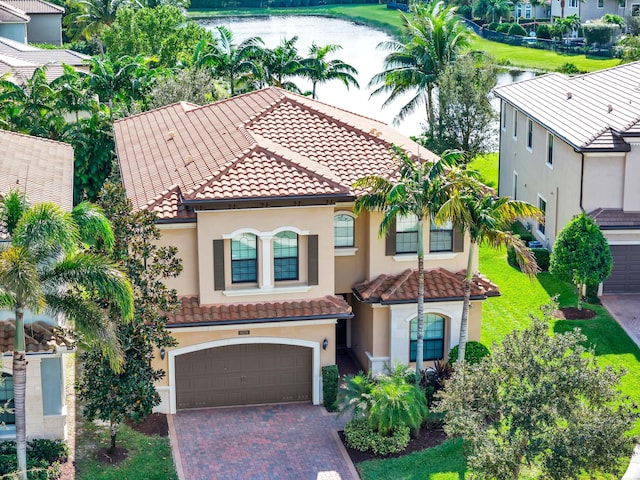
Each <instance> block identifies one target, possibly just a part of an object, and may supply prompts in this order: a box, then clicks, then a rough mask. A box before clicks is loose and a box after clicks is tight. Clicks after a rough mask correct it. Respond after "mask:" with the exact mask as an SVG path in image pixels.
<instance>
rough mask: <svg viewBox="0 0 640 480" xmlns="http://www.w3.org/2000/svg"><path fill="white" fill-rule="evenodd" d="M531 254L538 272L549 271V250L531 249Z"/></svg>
mask: <svg viewBox="0 0 640 480" xmlns="http://www.w3.org/2000/svg"><path fill="white" fill-rule="evenodd" d="M531 252H532V253H533V256H534V257H535V258H536V263H537V264H538V267H540V271H542V272H546V271H547V270H549V261H550V258H551V254H550V253H549V250H547V249H546V248H532V249H531Z"/></svg>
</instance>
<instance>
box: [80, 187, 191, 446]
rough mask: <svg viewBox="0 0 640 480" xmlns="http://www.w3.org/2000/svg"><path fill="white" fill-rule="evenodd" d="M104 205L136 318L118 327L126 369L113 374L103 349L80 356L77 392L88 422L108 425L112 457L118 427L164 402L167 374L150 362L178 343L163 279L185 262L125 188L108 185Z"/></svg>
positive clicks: (174, 303)
mask: <svg viewBox="0 0 640 480" xmlns="http://www.w3.org/2000/svg"><path fill="white" fill-rule="evenodd" d="M99 203H100V205H101V206H102V207H103V209H104V211H105V214H106V215H107V217H108V218H109V219H110V220H111V222H112V225H113V230H114V235H115V241H116V245H115V248H114V250H113V256H114V257H115V258H114V259H117V260H119V261H121V262H122V263H123V264H124V267H125V271H126V272H127V273H128V274H129V276H130V278H131V282H132V284H133V289H134V307H135V318H134V320H133V321H131V322H129V323H126V322H119V325H118V330H117V335H118V339H119V341H120V344H121V346H122V351H123V356H124V364H123V366H122V370H121V371H118V372H114V371H113V369H111V368H110V365H109V362H108V359H107V358H105V357H104V356H103V355H102V354H101V353H100V352H98V351H93V350H91V351H87V352H84V353H83V354H82V355H81V356H80V359H81V361H82V363H83V374H82V377H81V379H80V381H79V382H78V384H77V394H78V397H79V398H80V399H81V400H82V401H84V402H85V405H84V409H83V414H84V415H85V416H86V418H88V419H89V420H94V419H96V418H98V419H100V420H102V421H105V422H109V426H110V435H111V448H110V451H111V452H112V453H113V452H114V451H115V448H116V435H117V428H118V425H119V424H120V423H122V422H123V421H124V420H126V419H132V420H142V419H144V418H145V417H146V416H147V415H149V414H150V413H151V411H152V409H153V407H154V406H156V405H158V404H159V403H160V397H159V395H158V393H157V392H156V389H155V387H154V382H155V381H157V380H159V379H161V378H162V377H164V375H165V372H164V371H163V370H160V369H154V368H153V367H152V366H151V359H152V358H153V353H154V350H155V349H158V348H161V347H170V346H173V345H175V339H174V338H173V337H172V336H171V334H170V333H169V332H168V330H167V329H166V321H167V317H166V312H171V311H175V310H176V309H177V308H178V306H179V301H178V297H177V294H176V292H175V290H170V289H168V288H167V287H166V286H165V285H164V283H163V282H162V280H164V279H166V278H173V277H176V276H177V275H178V274H179V273H180V272H181V271H182V264H181V262H180V260H179V259H178V258H176V248H175V247H159V246H158V245H157V240H158V239H159V237H160V233H159V231H158V228H157V226H156V224H155V220H156V217H155V214H153V213H151V212H148V211H140V212H134V211H133V208H132V205H131V202H130V201H129V200H127V199H126V196H125V193H124V189H123V187H122V186H121V185H118V184H114V183H107V184H106V185H105V187H104V189H103V191H102V193H101V195H100V198H99Z"/></svg>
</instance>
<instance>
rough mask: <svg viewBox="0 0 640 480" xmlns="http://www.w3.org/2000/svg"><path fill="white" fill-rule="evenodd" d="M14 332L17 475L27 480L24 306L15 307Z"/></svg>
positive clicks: (22, 479)
mask: <svg viewBox="0 0 640 480" xmlns="http://www.w3.org/2000/svg"><path fill="white" fill-rule="evenodd" d="M15 315H16V332H15V334H14V337H13V372H12V373H13V402H14V414H15V417H16V449H17V454H18V475H19V478H20V479H21V480H27V439H26V432H27V423H26V415H25V392H26V388H27V361H26V352H25V346H24V307H23V306H22V304H17V305H16V308H15Z"/></svg>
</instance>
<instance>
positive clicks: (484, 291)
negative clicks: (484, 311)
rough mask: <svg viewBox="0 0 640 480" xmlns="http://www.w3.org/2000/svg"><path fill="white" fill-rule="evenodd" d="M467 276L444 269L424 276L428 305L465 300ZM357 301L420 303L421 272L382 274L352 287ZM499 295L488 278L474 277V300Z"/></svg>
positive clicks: (408, 270)
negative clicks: (419, 280)
mask: <svg viewBox="0 0 640 480" xmlns="http://www.w3.org/2000/svg"><path fill="white" fill-rule="evenodd" d="M464 277H465V272H464V271H460V272H456V273H454V272H450V271H449V270H446V269H444V268H436V269H433V270H426V271H425V272H424V299H425V302H442V301H445V300H462V299H463V298H464ZM352 290H353V293H355V295H356V297H357V298H358V300H360V301H361V302H364V303H381V304H384V305H389V304H396V303H415V302H417V301H418V271H417V270H413V269H407V270H405V271H404V272H402V273H400V274H391V275H386V274H382V275H379V276H378V277H376V278H375V279H373V280H371V281H364V282H361V283H358V284H356V285H354V286H353V289H352ZM498 295H500V291H499V290H498V287H497V286H496V285H495V284H493V283H491V282H490V281H489V280H488V279H487V278H485V277H482V276H479V275H475V276H474V277H473V279H472V281H471V299H472V300H484V299H485V298H487V297H495V296H498Z"/></svg>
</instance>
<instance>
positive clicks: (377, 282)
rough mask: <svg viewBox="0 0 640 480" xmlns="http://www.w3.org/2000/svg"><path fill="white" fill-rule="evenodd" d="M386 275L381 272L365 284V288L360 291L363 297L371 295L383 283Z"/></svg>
mask: <svg viewBox="0 0 640 480" xmlns="http://www.w3.org/2000/svg"><path fill="white" fill-rule="evenodd" d="M387 277H388V275H387V274H386V273H381V274H380V275H378V276H377V277H376V278H375V279H374V280H372V281H371V282H370V283H369V285H368V286H367V288H365V289H364V291H363V292H362V296H363V297H364V296H365V295H366V298H369V297H370V296H371V294H372V293H373V292H374V291H375V290H376V289H377V288H378V287H379V286H380V285H382V284H383V283H384V281H385V280H386V279H387Z"/></svg>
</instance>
